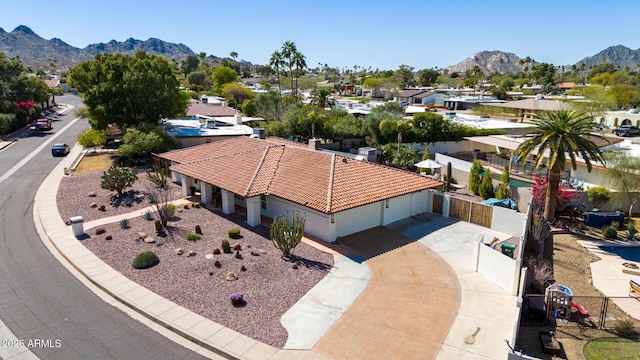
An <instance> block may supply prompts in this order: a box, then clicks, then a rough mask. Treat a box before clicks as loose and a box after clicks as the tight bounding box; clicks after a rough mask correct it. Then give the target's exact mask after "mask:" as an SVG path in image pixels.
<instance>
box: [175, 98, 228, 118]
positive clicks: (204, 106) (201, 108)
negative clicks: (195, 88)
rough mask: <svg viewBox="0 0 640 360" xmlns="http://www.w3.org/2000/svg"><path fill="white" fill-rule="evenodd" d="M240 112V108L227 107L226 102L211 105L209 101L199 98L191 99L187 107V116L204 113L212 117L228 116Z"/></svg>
mask: <svg viewBox="0 0 640 360" xmlns="http://www.w3.org/2000/svg"><path fill="white" fill-rule="evenodd" d="M236 114H238V110H236V109H233V108H230V107H227V106H226V105H225V104H222V105H211V104H208V103H203V102H200V101H198V100H193V99H191V102H190V103H189V108H188V109H187V116H188V117H192V116H197V115H204V116H210V117H227V116H235V115H236Z"/></svg>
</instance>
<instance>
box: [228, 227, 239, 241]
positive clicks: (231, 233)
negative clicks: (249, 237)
mask: <svg viewBox="0 0 640 360" xmlns="http://www.w3.org/2000/svg"><path fill="white" fill-rule="evenodd" d="M227 235H229V237H230V238H232V239H239V238H240V229H238V228H231V229H229V231H227Z"/></svg>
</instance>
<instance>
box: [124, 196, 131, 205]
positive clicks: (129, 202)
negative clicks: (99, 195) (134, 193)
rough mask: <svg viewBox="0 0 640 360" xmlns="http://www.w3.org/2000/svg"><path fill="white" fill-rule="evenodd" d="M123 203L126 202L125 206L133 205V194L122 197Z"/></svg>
mask: <svg viewBox="0 0 640 360" xmlns="http://www.w3.org/2000/svg"><path fill="white" fill-rule="evenodd" d="M122 203H123V204H124V206H126V207H131V205H133V198H132V197H131V196H125V197H124V198H123V199H122Z"/></svg>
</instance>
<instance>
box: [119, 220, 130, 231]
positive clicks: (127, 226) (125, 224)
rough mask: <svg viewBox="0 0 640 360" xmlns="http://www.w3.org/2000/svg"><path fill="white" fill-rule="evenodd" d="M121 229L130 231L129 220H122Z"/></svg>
mask: <svg viewBox="0 0 640 360" xmlns="http://www.w3.org/2000/svg"><path fill="white" fill-rule="evenodd" d="M120 228H121V229H128V228H129V219H122V220H120Z"/></svg>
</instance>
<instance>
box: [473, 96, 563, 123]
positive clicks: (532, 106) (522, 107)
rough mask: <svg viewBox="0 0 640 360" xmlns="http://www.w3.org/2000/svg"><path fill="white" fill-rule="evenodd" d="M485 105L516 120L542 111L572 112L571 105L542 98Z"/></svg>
mask: <svg viewBox="0 0 640 360" xmlns="http://www.w3.org/2000/svg"><path fill="white" fill-rule="evenodd" d="M485 105H488V106H494V107H501V108H504V111H505V113H506V114H510V115H512V116H513V117H516V118H518V119H521V120H522V119H524V118H525V114H529V113H541V112H544V111H559V110H574V108H572V107H571V105H569V104H567V103H566V102H564V101H560V100H545V99H543V98H531V99H524V100H516V101H507V102H505V103H487V104H485Z"/></svg>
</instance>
